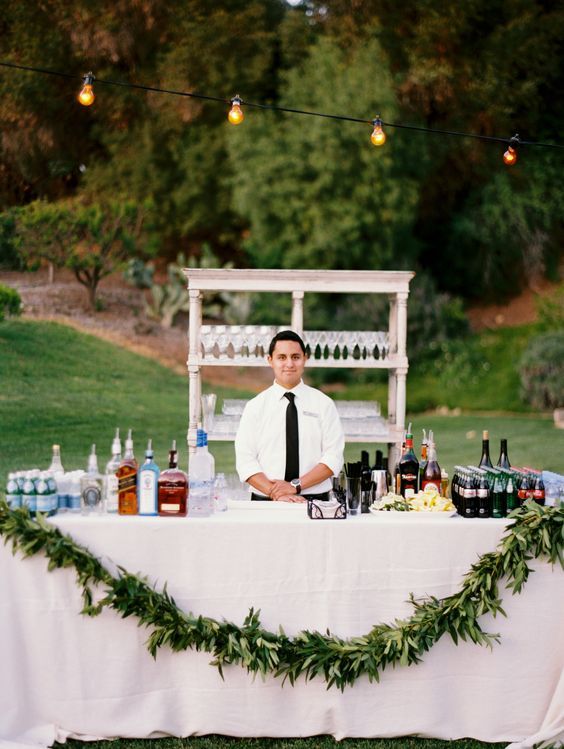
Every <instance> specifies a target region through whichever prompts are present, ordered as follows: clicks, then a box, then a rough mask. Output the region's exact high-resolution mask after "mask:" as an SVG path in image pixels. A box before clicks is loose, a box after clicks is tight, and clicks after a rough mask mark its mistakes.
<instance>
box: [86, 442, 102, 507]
mask: <svg viewBox="0 0 564 749" xmlns="http://www.w3.org/2000/svg"><path fill="white" fill-rule="evenodd" d="M103 490H104V477H103V476H102V474H101V473H100V471H99V470H98V458H97V456H96V445H92V450H91V451H90V455H89V457H88V468H87V469H86V473H85V474H83V475H82V476H81V478H80V511H81V513H82V514H83V515H93V514H99V513H101V512H102V507H103V505H102V496H103Z"/></svg>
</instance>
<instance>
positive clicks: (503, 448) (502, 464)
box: [497, 439, 511, 468]
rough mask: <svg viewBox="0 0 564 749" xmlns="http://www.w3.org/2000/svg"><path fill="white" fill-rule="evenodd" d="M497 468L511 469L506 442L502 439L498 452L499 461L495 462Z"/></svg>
mask: <svg viewBox="0 0 564 749" xmlns="http://www.w3.org/2000/svg"><path fill="white" fill-rule="evenodd" d="M497 465H498V468H511V463H510V462H509V457H508V455H507V440H506V439H502V440H501V444H500V450H499V459H498V461H497Z"/></svg>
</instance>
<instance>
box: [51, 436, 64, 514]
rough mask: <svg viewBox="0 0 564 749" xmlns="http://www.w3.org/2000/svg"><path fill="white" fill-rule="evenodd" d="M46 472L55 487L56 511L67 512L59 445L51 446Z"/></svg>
mask: <svg viewBox="0 0 564 749" xmlns="http://www.w3.org/2000/svg"><path fill="white" fill-rule="evenodd" d="M47 470H48V472H49V473H50V474H51V475H52V476H53V479H54V480H55V483H56V485H57V509H58V511H59V512H66V510H67V495H66V492H65V491H64V490H63V489H64V488H63V484H64V475H65V469H64V468H63V464H62V463H61V447H60V445H53V457H52V458H51V465H50V466H49V468H48V469H47Z"/></svg>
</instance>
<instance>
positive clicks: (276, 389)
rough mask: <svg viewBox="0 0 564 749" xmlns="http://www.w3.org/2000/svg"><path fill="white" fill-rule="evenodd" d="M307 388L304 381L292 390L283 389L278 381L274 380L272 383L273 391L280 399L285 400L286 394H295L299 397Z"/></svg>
mask: <svg viewBox="0 0 564 749" xmlns="http://www.w3.org/2000/svg"><path fill="white" fill-rule="evenodd" d="M305 387H306V386H305V384H304V381H303V380H300V381H299V382H298V384H297V385H296V386H295V387H293V388H291V389H290V390H288V388H284V387H282V385H279V384H278V383H277V382H276V380H274V382H273V383H272V389H273V390H274V392H275V393H276V395H277V396H278V398H283V397H284V395H285V394H286V393H294V394H295V395H297V396H298V397H299V395H300V393H301V392H302V391H303V390H304V388H305Z"/></svg>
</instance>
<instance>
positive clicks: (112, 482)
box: [104, 428, 121, 513]
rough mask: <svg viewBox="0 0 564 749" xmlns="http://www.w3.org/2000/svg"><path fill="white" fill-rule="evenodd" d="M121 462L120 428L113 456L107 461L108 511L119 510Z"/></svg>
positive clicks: (115, 439) (106, 501) (106, 491)
mask: <svg viewBox="0 0 564 749" xmlns="http://www.w3.org/2000/svg"><path fill="white" fill-rule="evenodd" d="M120 464H121V440H120V438H119V428H118V429H116V434H115V437H114V439H113V442H112V457H111V458H110V459H109V460H108V462H107V463H106V479H105V482H104V504H105V506H106V512H111V513H114V512H117V511H118V506H119V502H118V477H117V471H118V468H119V467H120Z"/></svg>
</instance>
